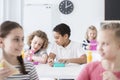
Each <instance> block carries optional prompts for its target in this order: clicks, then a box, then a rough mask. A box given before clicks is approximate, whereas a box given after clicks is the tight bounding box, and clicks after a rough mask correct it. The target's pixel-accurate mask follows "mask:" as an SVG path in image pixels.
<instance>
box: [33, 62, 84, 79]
mask: <svg viewBox="0 0 120 80" xmlns="http://www.w3.org/2000/svg"><path fill="white" fill-rule="evenodd" d="M84 66H85V64H84V65H79V64H74V63H69V64H66V65H65V67H50V66H49V65H48V64H39V65H37V66H35V67H36V70H37V73H38V76H39V78H45V77H46V78H58V79H76V77H77V76H78V75H79V73H80V71H81V69H82V68H83V67H84Z"/></svg>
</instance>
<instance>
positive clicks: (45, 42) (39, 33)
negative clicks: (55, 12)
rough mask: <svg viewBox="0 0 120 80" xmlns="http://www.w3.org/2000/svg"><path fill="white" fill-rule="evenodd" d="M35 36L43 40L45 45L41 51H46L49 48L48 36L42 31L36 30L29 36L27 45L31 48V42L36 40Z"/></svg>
mask: <svg viewBox="0 0 120 80" xmlns="http://www.w3.org/2000/svg"><path fill="white" fill-rule="evenodd" d="M34 36H38V37H40V38H42V39H43V41H44V43H43V45H42V47H41V49H46V48H47V47H48V37H47V34H46V33H45V32H43V31H41V30H36V31H34V32H32V33H31V34H30V35H29V36H28V42H27V44H28V45H29V46H30V45H31V41H32V39H33V38H34Z"/></svg>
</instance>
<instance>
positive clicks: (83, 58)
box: [59, 54, 87, 64]
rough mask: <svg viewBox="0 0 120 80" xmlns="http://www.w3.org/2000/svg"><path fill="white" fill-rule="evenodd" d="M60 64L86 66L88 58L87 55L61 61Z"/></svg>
mask: <svg viewBox="0 0 120 80" xmlns="http://www.w3.org/2000/svg"><path fill="white" fill-rule="evenodd" d="M59 62H63V63H77V64H84V63H86V62H87V57H86V55H85V54H83V55H81V56H80V57H79V58H70V59H59Z"/></svg>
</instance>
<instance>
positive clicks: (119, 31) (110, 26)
mask: <svg viewBox="0 0 120 80" xmlns="http://www.w3.org/2000/svg"><path fill="white" fill-rule="evenodd" d="M100 30H112V31H114V34H115V36H116V38H118V39H119V40H120V23H119V22H110V23H104V24H102V25H101V27H100Z"/></svg>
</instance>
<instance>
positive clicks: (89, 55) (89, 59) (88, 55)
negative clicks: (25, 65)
mask: <svg viewBox="0 0 120 80" xmlns="http://www.w3.org/2000/svg"><path fill="white" fill-rule="evenodd" d="M91 61H92V51H88V52H87V63H90V62H91Z"/></svg>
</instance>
